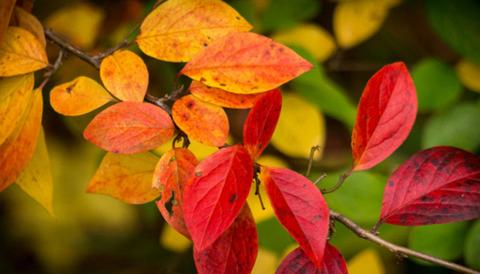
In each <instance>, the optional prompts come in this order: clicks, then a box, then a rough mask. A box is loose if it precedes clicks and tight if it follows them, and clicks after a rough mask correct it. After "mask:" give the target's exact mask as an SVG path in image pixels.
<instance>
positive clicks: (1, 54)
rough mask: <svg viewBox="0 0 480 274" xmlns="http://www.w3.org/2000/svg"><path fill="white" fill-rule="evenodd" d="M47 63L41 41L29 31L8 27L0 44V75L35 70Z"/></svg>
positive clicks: (11, 74)
mask: <svg viewBox="0 0 480 274" xmlns="http://www.w3.org/2000/svg"><path fill="white" fill-rule="evenodd" d="M47 65H48V59H47V53H46V52H45V48H44V47H43V46H42V44H41V42H40V41H39V40H38V39H37V38H36V37H35V36H34V35H33V34H31V33H30V32H29V31H27V30H24V29H22V28H19V27H8V29H7V31H6V33H5V36H4V37H3V41H2V43H1V44H0V76H14V75H19V74H25V73H28V72H33V71H37V70H39V69H42V68H44V67H46V66H47Z"/></svg>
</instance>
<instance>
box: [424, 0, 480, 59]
mask: <svg viewBox="0 0 480 274" xmlns="http://www.w3.org/2000/svg"><path fill="white" fill-rule="evenodd" d="M426 4H427V5H426V6H427V12H428V19H429V20H430V24H431V25H432V26H433V28H434V29H435V31H436V32H437V33H438V34H439V35H440V37H441V38H442V39H443V40H444V41H445V42H446V43H447V44H448V45H449V46H450V47H452V48H453V49H454V50H455V51H457V52H458V53H459V54H461V55H463V56H464V57H467V58H468V59H471V60H472V61H475V62H477V63H480V51H479V49H480V20H479V19H478V15H479V14H480V2H479V1H477V0H462V1H451V0H427V3H426Z"/></svg>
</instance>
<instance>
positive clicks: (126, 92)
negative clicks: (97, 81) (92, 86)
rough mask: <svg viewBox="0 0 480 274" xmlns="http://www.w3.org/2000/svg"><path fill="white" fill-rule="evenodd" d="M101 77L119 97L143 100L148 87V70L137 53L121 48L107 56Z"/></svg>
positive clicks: (136, 100)
mask: <svg viewBox="0 0 480 274" xmlns="http://www.w3.org/2000/svg"><path fill="white" fill-rule="evenodd" d="M100 77H101V78H102V82H103V84H104V85H105V87H106V88H107V89H108V90H109V91H110V92H111V93H112V94H113V95H115V96H116V97H117V98H118V99H120V100H122V101H132V102H143V98H144V97H145V93H146V92H147V87H148V70H147V66H146V65H145V63H144V62H143V60H142V58H140V57H138V55H136V54H135V53H133V52H131V51H129V50H119V51H116V52H114V53H113V54H112V55H109V56H107V57H106V58H105V59H103V61H102V64H101V65H100Z"/></svg>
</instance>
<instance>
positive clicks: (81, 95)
mask: <svg viewBox="0 0 480 274" xmlns="http://www.w3.org/2000/svg"><path fill="white" fill-rule="evenodd" d="M113 100H114V99H113V98H112V96H110V94H108V92H107V91H106V90H105V89H104V88H103V87H102V86H101V85H100V84H98V83H97V82H96V81H95V80H93V79H90V78H88V77H84V76H80V77H77V78H76V79H75V80H73V81H70V82H68V83H65V84H61V85H58V86H56V87H54V88H53V89H52V91H51V92H50V104H51V105H52V107H53V109H54V110H55V111H56V112H58V113H60V114H63V115H71V116H75V115H82V114H85V113H88V112H90V111H93V110H95V109H97V108H99V107H101V106H103V105H105V104H106V103H108V102H111V101H113Z"/></svg>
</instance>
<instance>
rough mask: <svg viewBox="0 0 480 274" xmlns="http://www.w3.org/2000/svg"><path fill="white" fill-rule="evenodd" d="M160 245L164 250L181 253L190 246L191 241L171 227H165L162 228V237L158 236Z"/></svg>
mask: <svg viewBox="0 0 480 274" xmlns="http://www.w3.org/2000/svg"><path fill="white" fill-rule="evenodd" d="M160 244H161V245H162V247H164V248H165V249H168V250H171V251H174V252H176V253H183V252H185V251H187V250H188V249H189V248H190V246H192V241H190V240H189V239H188V238H186V237H185V236H184V235H183V234H180V233H179V232H178V231H177V230H175V229H174V228H172V227H171V226H169V225H166V226H164V227H163V230H162V235H161V236H160Z"/></svg>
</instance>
